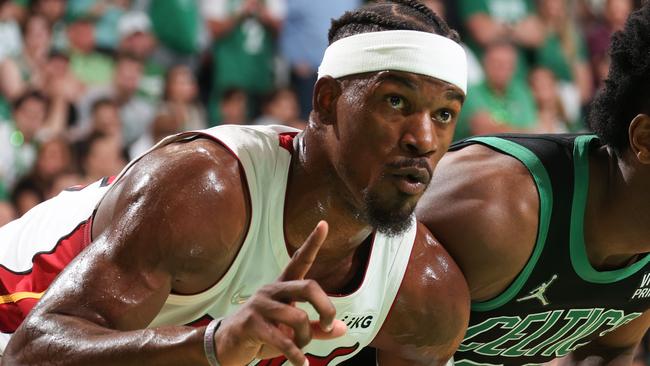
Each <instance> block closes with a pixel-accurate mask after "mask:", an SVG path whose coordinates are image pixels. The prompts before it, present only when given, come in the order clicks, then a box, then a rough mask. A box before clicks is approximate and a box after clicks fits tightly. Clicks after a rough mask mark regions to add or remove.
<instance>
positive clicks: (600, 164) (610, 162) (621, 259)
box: [585, 147, 650, 270]
mask: <svg viewBox="0 0 650 366" xmlns="http://www.w3.org/2000/svg"><path fill="white" fill-rule="evenodd" d="M625 154H629V153H622V154H620V155H622V156H619V154H616V153H614V151H612V150H611V149H609V148H604V147H603V148H599V149H598V150H594V153H593V154H591V158H590V163H589V170H590V172H589V194H588V201H587V211H586V213H585V243H586V246H587V248H586V249H587V254H588V256H589V260H590V262H591V264H592V266H593V267H594V268H596V269H600V270H609V269H617V268H622V267H625V266H626V265H628V264H630V262H632V261H634V259H635V258H636V256H637V255H639V254H643V253H646V252H650V240H649V239H648V238H649V237H650V213H648V210H647V207H648V204H650V202H648V200H647V198H646V197H647V196H648V194H647V188H644V187H645V185H644V184H643V182H644V180H645V178H642V175H643V174H647V173H643V172H642V171H641V170H640V169H638V168H637V167H635V166H634V164H633V163H632V164H631V163H629V161H632V159H629V158H626V157H625Z"/></svg>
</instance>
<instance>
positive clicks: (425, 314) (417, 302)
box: [373, 224, 469, 366]
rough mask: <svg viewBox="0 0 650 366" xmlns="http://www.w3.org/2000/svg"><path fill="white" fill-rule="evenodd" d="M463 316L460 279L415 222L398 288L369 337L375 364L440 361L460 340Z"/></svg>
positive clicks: (465, 300) (464, 293)
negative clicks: (384, 316)
mask: <svg viewBox="0 0 650 366" xmlns="http://www.w3.org/2000/svg"><path fill="white" fill-rule="evenodd" d="M468 321H469V291H468V289H467V284H466V283H465V279H464V278H463V275H462V274H461V272H460V269H459V268H458V267H457V266H456V263H455V262H454V260H453V259H452V258H451V257H450V256H449V254H447V252H446V251H445V249H444V248H443V247H442V246H441V245H440V244H439V243H438V242H437V241H436V239H435V238H434V237H433V236H432V235H431V233H429V231H428V230H427V229H426V228H425V227H424V225H421V224H420V227H419V230H418V238H417V239H416V243H415V245H414V247H413V251H412V253H411V257H410V260H409V266H408V269H407V272H406V274H405V275H404V279H403V280H402V285H401V287H400V290H399V292H398V294H397V297H396V299H395V302H394V303H393V306H392V308H391V312H390V314H389V316H388V318H387V320H386V322H385V323H384V325H383V327H382V329H381V331H380V333H379V334H378V335H377V338H376V339H375V340H374V341H373V346H375V347H377V348H378V352H377V358H378V362H379V365H380V366H402V365H404V366H406V365H444V364H445V363H446V362H447V360H448V359H449V358H451V356H452V355H453V353H454V352H455V351H456V348H457V347H458V345H459V344H460V342H461V340H462V338H463V335H464V334H465V330H466V328H467V323H468Z"/></svg>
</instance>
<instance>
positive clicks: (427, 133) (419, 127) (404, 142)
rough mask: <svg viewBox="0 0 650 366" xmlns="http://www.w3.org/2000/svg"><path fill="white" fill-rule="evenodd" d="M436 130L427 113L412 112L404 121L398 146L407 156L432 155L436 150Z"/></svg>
mask: <svg viewBox="0 0 650 366" xmlns="http://www.w3.org/2000/svg"><path fill="white" fill-rule="evenodd" d="M436 132H437V131H436V125H435V123H433V121H431V117H430V115H429V113H426V112H422V113H417V114H414V115H412V117H411V118H410V119H409V120H408V121H406V124H405V128H404V132H403V134H402V138H401V140H400V147H401V148H402V150H403V151H405V152H406V153H408V155H409V156H429V155H432V154H433V153H435V152H436V151H437V150H438V135H437V134H436Z"/></svg>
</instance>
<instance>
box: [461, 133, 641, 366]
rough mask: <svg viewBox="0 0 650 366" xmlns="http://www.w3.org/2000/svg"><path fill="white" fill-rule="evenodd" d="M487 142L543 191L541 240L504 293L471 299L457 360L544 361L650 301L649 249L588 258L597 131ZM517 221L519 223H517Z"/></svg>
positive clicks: (465, 364)
mask: <svg viewBox="0 0 650 366" xmlns="http://www.w3.org/2000/svg"><path fill="white" fill-rule="evenodd" d="M472 144H481V145H484V146H487V147H489V148H491V149H493V150H495V151H497V152H500V153H502V154H505V155H509V156H512V157H514V158H515V159H517V160H519V161H520V162H521V163H522V164H523V165H524V166H525V167H526V168H527V169H528V171H529V172H530V175H531V177H532V178H533V181H534V182H535V184H536V187H537V191H538V194H539V221H538V233H537V242H536V243H535V246H534V248H533V251H532V254H531V256H530V258H529V259H528V262H527V263H526V265H525V266H524V267H523V268H522V269H521V272H520V273H519V275H518V276H517V277H516V278H515V280H514V281H513V282H512V283H511V284H510V286H509V287H508V288H507V289H506V290H505V291H504V292H503V293H501V294H500V295H499V296H497V297H495V298H493V299H491V300H488V301H485V302H477V303H473V304H472V311H471V314H470V321H469V327H468V330H467V333H466V334H465V339H464V340H463V342H462V344H461V345H460V347H459V349H458V352H457V353H456V354H455V355H454V359H455V362H456V365H459V366H477V365H480V366H492V365H505V366H521V365H539V364H542V363H545V362H548V361H551V360H553V359H555V358H559V357H563V356H566V355H567V354H569V353H570V352H572V351H573V350H575V349H577V348H579V347H581V346H583V345H586V344H588V343H589V342H590V341H591V340H593V339H594V338H597V337H599V336H602V335H604V334H606V333H608V332H610V331H612V330H614V329H616V328H618V327H620V326H622V325H624V324H627V323H629V322H630V321H632V320H634V319H636V318H638V317H639V316H641V314H642V313H643V312H644V311H645V310H647V309H648V308H649V307H650V264H649V263H650V255H649V254H645V255H641V256H639V258H638V259H637V261H636V262H634V263H633V264H631V265H629V266H627V267H624V268H621V269H617V270H610V271H599V270H597V269H595V268H593V267H592V265H591V263H590V262H589V259H588V258H587V251H586V247H585V241H586V239H585V235H584V215H585V210H586V205H587V192H588V188H589V151H590V150H591V149H597V148H599V147H600V146H601V145H602V144H601V143H600V141H599V140H598V139H597V138H596V136H593V135H541V134H540V135H500V136H481V137H474V138H471V139H469V140H466V141H461V142H459V143H457V144H454V145H453V146H452V147H451V148H450V150H452V151H453V150H459V149H462V148H464V147H465V146H468V145H472ZM513 224H514V225H516V223H513Z"/></svg>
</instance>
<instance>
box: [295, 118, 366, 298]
mask: <svg viewBox="0 0 650 366" xmlns="http://www.w3.org/2000/svg"><path fill="white" fill-rule="evenodd" d="M318 134H319V132H318V131H313V130H312V128H311V127H308V128H307V129H306V130H305V132H303V133H301V134H300V135H298V136H296V138H295V140H294V153H293V156H292V158H291V170H290V174H289V179H288V183H287V197H292V199H291V200H287V201H286V202H285V211H284V217H285V225H284V230H285V238H286V241H287V243H286V244H287V246H288V248H289V252H290V254H293V252H295V251H296V250H297V249H298V248H299V247H300V246H301V245H302V244H303V242H304V240H305V239H306V238H307V236H309V234H310V233H311V231H312V230H313V229H314V227H315V226H316V224H317V223H318V221H320V220H325V221H327V223H328V224H329V228H330V229H329V234H328V236H327V239H326V240H325V242H324V243H323V246H322V247H321V249H320V252H319V253H318V257H317V258H316V261H315V263H314V265H313V266H312V269H311V270H310V274H309V275H308V277H311V278H315V279H320V278H323V279H326V280H325V281H323V282H330V287H332V288H336V287H341V286H342V284H344V283H345V278H344V277H346V276H351V275H353V273H350V272H354V268H353V267H354V266H353V264H354V263H353V259H354V258H353V257H354V254H355V252H356V250H357V249H358V248H359V247H360V246H361V245H362V244H363V243H364V242H365V241H366V239H367V238H368V237H369V236H370V234H371V233H372V227H371V226H370V225H369V224H368V223H367V222H364V221H362V220H361V219H360V215H359V214H357V209H356V208H355V207H354V206H353V205H352V203H351V202H350V200H347V199H346V198H345V197H346V196H347V195H346V194H345V193H344V192H345V186H344V185H343V184H342V183H341V182H340V180H338V177H337V176H336V174H335V173H334V169H333V166H332V164H331V162H330V161H329V159H328V158H327V156H326V154H325V153H324V152H323V149H321V148H314V146H323V143H324V142H323V141H321V139H320V137H319V136H318ZM319 282H321V281H319ZM321 285H324V288H326V287H328V284H327V283H321Z"/></svg>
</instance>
